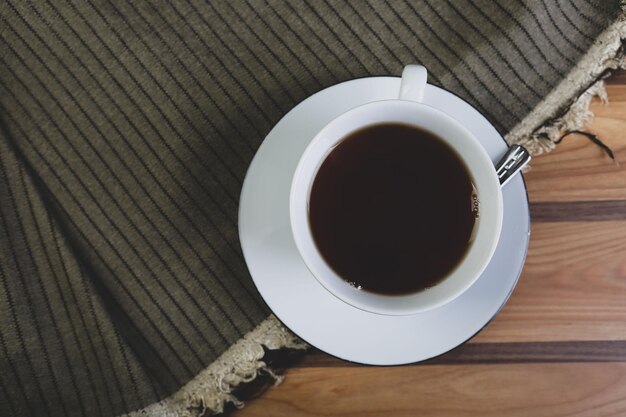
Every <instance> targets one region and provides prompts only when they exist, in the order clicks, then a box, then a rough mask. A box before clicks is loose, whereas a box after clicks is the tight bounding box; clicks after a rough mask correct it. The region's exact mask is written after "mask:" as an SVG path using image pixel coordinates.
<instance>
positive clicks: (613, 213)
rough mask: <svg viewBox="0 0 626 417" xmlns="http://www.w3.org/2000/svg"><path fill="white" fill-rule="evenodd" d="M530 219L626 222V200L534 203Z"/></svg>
mask: <svg viewBox="0 0 626 417" xmlns="http://www.w3.org/2000/svg"><path fill="white" fill-rule="evenodd" d="M530 217H531V218H532V221H533V222H572V221H592V222H593V221H607V220H626V200H600V201H539V202H533V203H531V204H530Z"/></svg>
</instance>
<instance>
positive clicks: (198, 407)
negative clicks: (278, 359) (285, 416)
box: [124, 315, 308, 417]
mask: <svg viewBox="0 0 626 417" xmlns="http://www.w3.org/2000/svg"><path fill="white" fill-rule="evenodd" d="M263 347H266V348H268V349H272V350H274V349H284V348H289V349H306V348H308V345H307V344H306V343H305V342H303V341H302V340H300V339H299V338H298V337H297V336H295V335H293V334H292V333H291V332H290V331H289V330H287V329H286V328H285V327H284V326H283V325H282V324H281V323H280V322H279V321H278V319H276V317H274V316H273V315H270V316H269V317H268V318H267V319H266V320H264V321H263V322H262V323H261V324H259V325H258V326H257V327H256V328H255V329H254V330H252V331H251V332H249V333H248V334H246V335H245V336H244V337H243V338H242V339H240V340H239V341H237V343H235V344H234V345H232V346H231V347H230V348H229V349H228V350H227V351H226V352H224V353H223V354H222V355H221V356H220V357H219V358H217V360H215V361H214V362H213V363H212V364H210V365H209V366H208V367H207V368H205V369H204V370H203V371H201V372H200V373H199V374H198V375H197V376H196V377H195V378H194V379H192V380H191V381H189V382H188V383H187V384H185V385H184V386H183V387H182V388H181V389H179V390H178V391H177V392H175V393H174V394H172V395H170V396H169V397H167V398H165V399H163V400H161V401H159V402H157V403H154V404H151V405H149V406H148V407H146V408H144V409H141V410H137V411H133V412H132V413H129V414H125V415H124V417H140V416H151V417H152V416H159V417H200V416H204V415H207V414H218V413H221V412H223V411H224V406H225V405H226V403H232V404H233V405H234V406H235V407H237V408H241V407H243V406H244V403H243V402H242V401H241V400H239V399H238V398H237V397H235V396H234V395H233V390H234V389H235V388H236V387H237V386H239V385H240V384H245V383H249V382H251V381H253V380H254V379H255V378H256V377H257V376H258V375H260V374H262V373H265V374H268V375H270V376H271V377H272V378H273V379H274V385H278V384H280V383H281V382H282V380H283V376H282V375H278V374H276V373H275V372H274V370H273V369H271V368H270V367H269V366H267V364H266V363H265V362H263V356H264V353H265V352H264V350H263Z"/></svg>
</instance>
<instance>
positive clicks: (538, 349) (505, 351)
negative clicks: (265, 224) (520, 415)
mask: <svg viewBox="0 0 626 417" xmlns="http://www.w3.org/2000/svg"><path fill="white" fill-rule="evenodd" d="M545 362H548V363H561V362H626V340H601V341H582V342H581V341H575V342H517V343H465V344H463V345H461V346H459V347H457V348H456V349H453V350H452V351H450V352H448V353H446V354H444V355H441V356H438V357H436V358H433V359H429V360H427V361H424V362H419V363H414V364H409V365H406V366H428V365H459V364H466V365H475V364H495V363H501V364H509V363H545ZM350 366H364V365H360V364H356V363H352V362H346V361H344V360H341V359H339V358H336V357H334V356H330V355H328V354H326V353H324V352H322V351H319V350H317V349H314V350H313V351H312V352H310V353H308V354H307V355H305V356H304V358H303V359H302V361H301V362H300V363H298V367H299V368H307V367H308V368H322V367H330V368H335V367H350Z"/></svg>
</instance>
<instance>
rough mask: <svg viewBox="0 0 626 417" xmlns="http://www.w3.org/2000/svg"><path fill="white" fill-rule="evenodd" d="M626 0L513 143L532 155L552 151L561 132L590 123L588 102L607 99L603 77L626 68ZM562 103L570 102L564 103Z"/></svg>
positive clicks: (510, 138) (511, 137) (513, 131)
mask: <svg viewBox="0 0 626 417" xmlns="http://www.w3.org/2000/svg"><path fill="white" fill-rule="evenodd" d="M625 41H626V1H622V12H621V14H620V16H619V18H618V19H617V21H616V22H615V23H613V24H612V25H611V26H609V27H608V28H607V29H606V30H605V31H604V32H603V33H602V34H601V35H600V36H599V37H598V39H597V40H596V42H595V43H594V44H593V46H592V47H591V48H590V50H589V51H588V52H587V53H586V54H585V55H584V56H583V58H582V59H581V60H580V61H579V63H578V64H577V65H576V66H575V67H574V69H572V71H571V72H570V73H569V74H568V76H567V77H566V78H565V79H564V80H563V81H561V83H559V85H558V86H557V87H556V88H555V89H554V90H553V91H552V92H551V93H550V94H548V96H546V98H545V99H544V100H542V101H541V102H540V103H539V104H538V105H537V106H536V107H535V108H534V109H533V111H531V112H530V113H529V114H528V116H526V117H525V118H524V120H522V121H521V122H520V123H518V124H517V125H516V126H515V127H513V129H511V131H510V132H509V133H508V134H507V135H506V136H505V139H506V141H507V142H508V143H509V144H511V145H513V144H518V145H522V146H524V147H526V149H528V150H529V151H530V153H532V154H533V155H539V154H541V153H544V152H549V151H551V150H553V149H554V147H555V146H556V143H555V142H556V141H557V140H558V139H559V137H561V135H562V133H564V132H569V131H572V130H578V129H581V128H583V127H584V126H586V125H588V124H589V123H591V121H592V120H593V113H592V112H591V111H590V110H589V105H590V104H591V100H592V99H593V98H594V97H599V98H600V99H601V100H602V101H603V102H607V101H608V97H607V93H606V89H605V88H604V81H603V78H605V77H606V76H608V72H609V71H610V70H614V69H618V68H626V55H625V53H624V42H625ZM562 103H569V104H568V105H566V106H563V105H562Z"/></svg>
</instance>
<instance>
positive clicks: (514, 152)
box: [496, 145, 530, 187]
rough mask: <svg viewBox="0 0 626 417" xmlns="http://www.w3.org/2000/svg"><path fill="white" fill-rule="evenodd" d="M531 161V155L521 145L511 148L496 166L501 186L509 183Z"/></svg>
mask: <svg viewBox="0 0 626 417" xmlns="http://www.w3.org/2000/svg"><path fill="white" fill-rule="evenodd" d="M529 161H530V153H528V151H527V150H526V148H524V147H523V146H520V145H513V146H511V147H510V148H509V149H508V150H507V151H506V153H505V154H504V156H503V157H502V158H501V159H500V160H499V161H498V163H497V164H496V173H497V174H498V179H499V180H500V186H501V187H504V185H505V184H506V183H507V182H509V180H510V179H511V178H513V176H515V174H517V173H518V172H519V171H520V170H521V169H522V168H523V167H524V166H525V165H526V164H527V163H528V162H529Z"/></svg>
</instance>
